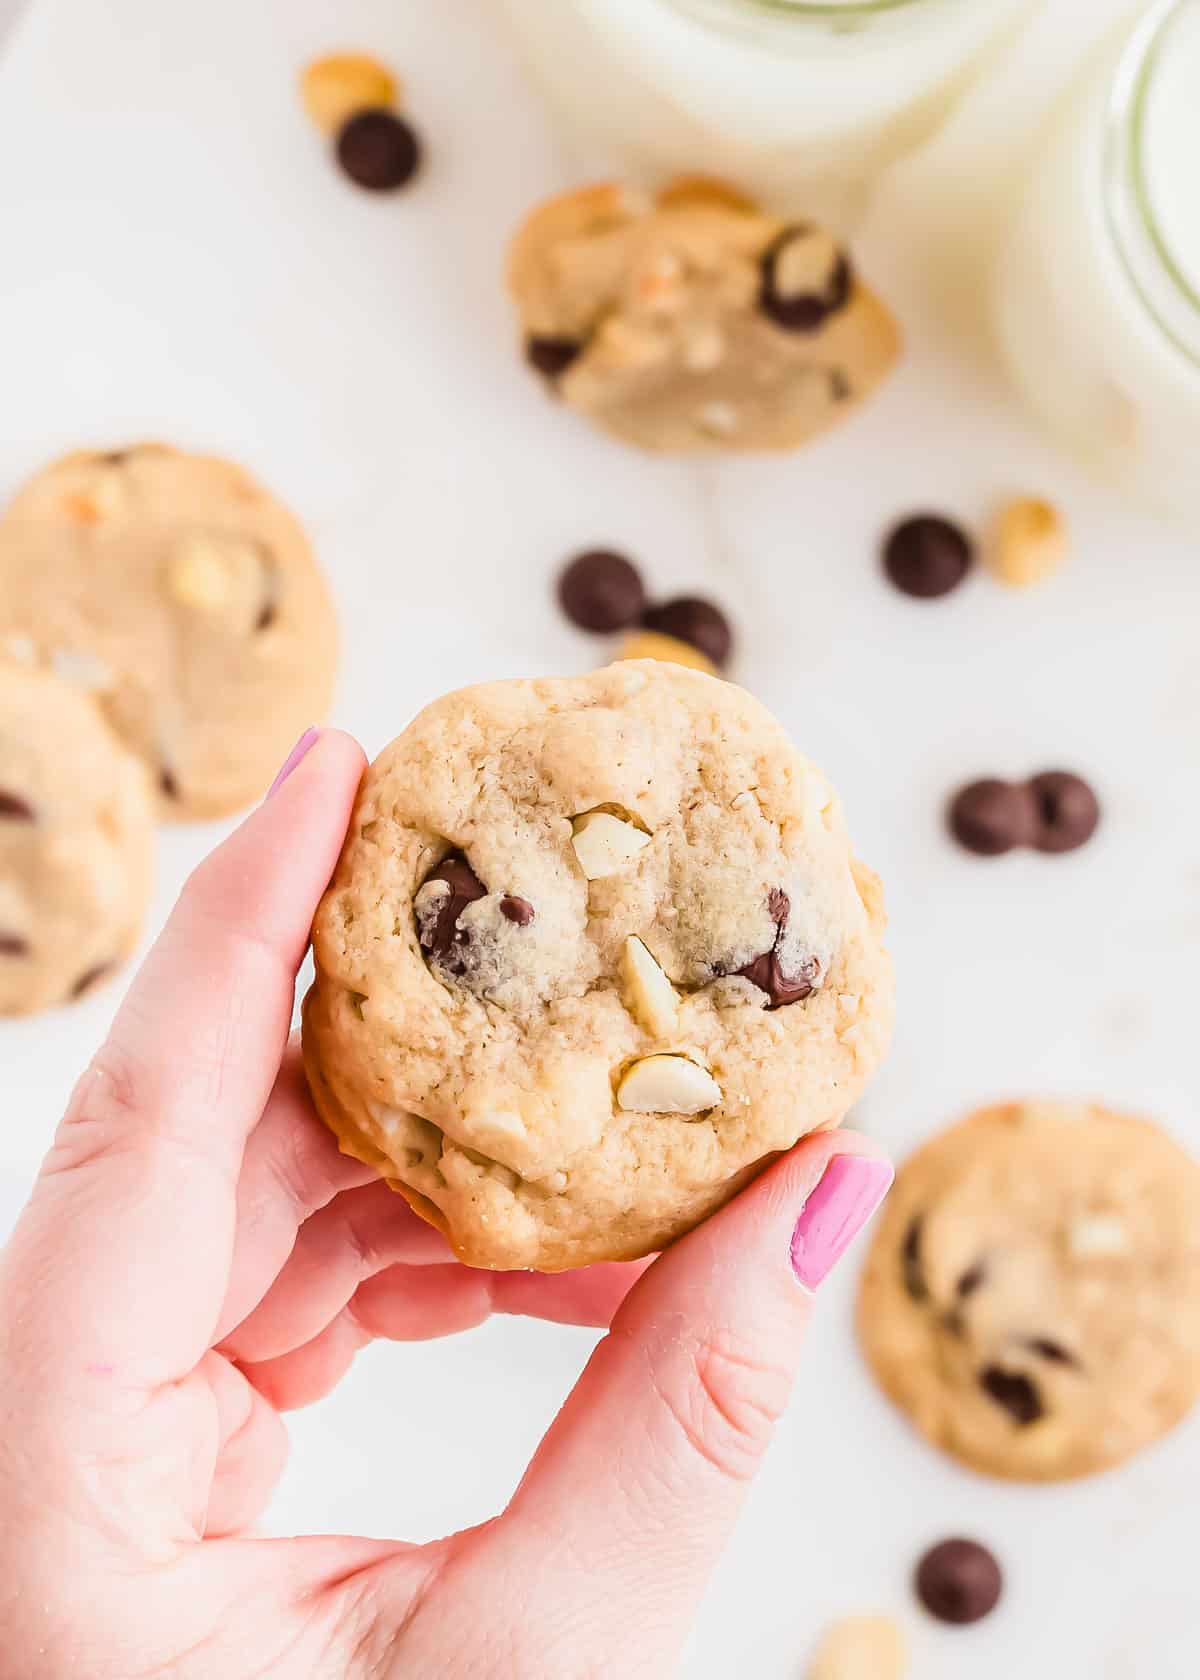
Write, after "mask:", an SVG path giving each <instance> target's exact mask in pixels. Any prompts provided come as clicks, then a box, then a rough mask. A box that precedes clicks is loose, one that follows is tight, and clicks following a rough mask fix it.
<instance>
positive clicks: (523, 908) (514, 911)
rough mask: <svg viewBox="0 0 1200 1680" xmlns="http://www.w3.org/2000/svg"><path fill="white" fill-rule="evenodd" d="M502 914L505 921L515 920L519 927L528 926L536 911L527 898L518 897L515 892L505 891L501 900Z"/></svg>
mask: <svg viewBox="0 0 1200 1680" xmlns="http://www.w3.org/2000/svg"><path fill="white" fill-rule="evenodd" d="M500 914H501V915H502V916H503V917H504V919H505V921H507V922H515V924H516V925H517V927H528V926H529V924H530V922H532V921H533V918H534V916H535V914H536V912H535V910H534V908H533V905H532V904H530V902H529V900H528V899H527V898H517V897H516V895H515V894H513V893H505V895H504V897H503V898H502V899H501V900H500Z"/></svg>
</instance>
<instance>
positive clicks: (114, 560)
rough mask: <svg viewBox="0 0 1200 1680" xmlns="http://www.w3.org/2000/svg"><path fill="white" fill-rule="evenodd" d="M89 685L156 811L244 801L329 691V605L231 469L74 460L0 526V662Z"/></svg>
mask: <svg viewBox="0 0 1200 1680" xmlns="http://www.w3.org/2000/svg"><path fill="white" fill-rule="evenodd" d="M5 650H7V651H8V652H9V653H12V654H16V656H17V657H20V658H28V659H32V660H34V661H36V662H37V663H40V664H43V665H46V666H48V667H51V668H53V669H54V670H55V671H56V672H57V673H58V674H59V675H61V676H63V677H65V678H66V679H67V680H68V681H71V682H73V683H75V684H77V686H79V687H81V688H85V689H87V690H88V691H89V692H91V693H92V694H93V695H94V697H95V698H96V700H97V701H98V703H99V704H100V706H101V709H102V710H103V711H104V712H105V714H106V716H107V717H108V720H109V722H110V723H111V724H112V726H113V727H114V729H115V730H116V731H117V733H118V735H120V736H121V738H122V739H123V740H124V741H125V742H126V744H127V745H128V746H129V747H130V748H131V749H132V750H133V751H134V752H136V753H137V754H138V755H139V756H140V757H141V758H142V759H143V760H144V761H145V763H146V765H147V767H148V769H149V771H150V775H151V778H152V780H153V782H154V784H155V786H156V787H157V790H158V794H159V798H160V804H161V810H162V814H163V815H164V816H167V817H172V818H175V817H178V818H191V817H209V816H220V815H223V814H225V813H227V812H230V811H234V810H237V809H239V808H240V807H241V806H243V805H246V804H248V803H249V802H250V801H251V800H253V799H255V798H257V797H258V796H259V795H260V794H261V793H263V792H264V791H265V789H266V788H267V787H268V786H269V784H270V781H271V777H272V776H273V775H274V773H275V771H276V769H277V768H278V766H279V764H280V763H281V762H282V760H283V758H284V757H285V755H286V754H287V752H288V751H289V749H290V748H291V746H292V745H293V743H294V742H295V740H296V737H297V736H298V735H299V734H300V733H301V731H302V730H303V729H304V728H305V727H306V725H308V724H311V723H313V722H315V721H318V720H319V719H320V718H321V717H323V716H324V713H325V710H326V707H327V706H328V704H329V697H330V692H331V689H332V684H333V673H334V664H335V655H336V633H335V626H334V618H333V608H332V604H331V601H330V598H329V595H328V592H327V590H326V587H325V584H324V581H323V579H322V577H321V574H320V572H319V570H318V568H317V565H316V562H315V560H314V558H313V555H312V550H311V548H310V547H309V543H308V539H307V537H306V536H305V534H304V532H303V530H302V529H301V527H300V525H299V524H298V523H297V521H296V519H295V518H294V517H293V515H292V514H291V513H290V512H289V511H288V510H287V509H286V508H285V507H284V506H283V504H282V503H281V502H279V501H278V500H277V499H276V498H275V497H274V496H272V495H271V494H270V492H269V491H267V490H265V489H264V488H263V487H262V485H260V484H259V483H257V481H256V480H255V479H253V478H252V477H251V476H250V475H249V474H248V473H247V472H245V471H243V469H242V468H241V467H238V466H235V465H233V464H232V463H231V462H228V461H223V460H219V459H216V458H215V457H210V456H202V455H190V454H184V453H183V452H181V451H180V450H176V449H170V448H168V447H166V446H165V445H161V444H140V445H137V446H134V447H131V448H129V449H122V450H114V451H110V452H94V451H80V452H78V453H76V454H73V455H68V456H65V457H64V458H63V459H62V460H59V461H56V462H54V463H53V464H52V465H50V466H48V467H46V468H44V469H43V470H42V471H41V472H39V473H36V474H35V475H34V476H33V477H32V478H31V479H29V480H28V481H27V482H26V483H25V485H24V486H22V488H20V489H19V490H18V491H17V493H16V495H15V497H14V498H13V500H12V502H11V503H10V505H9V507H8V508H7V510H6V511H5V513H4V516H3V518H2V519H0V652H3V651H5Z"/></svg>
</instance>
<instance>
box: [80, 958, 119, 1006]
mask: <svg viewBox="0 0 1200 1680" xmlns="http://www.w3.org/2000/svg"><path fill="white" fill-rule="evenodd" d="M114 966H115V965H114V964H113V963H110V962H102V963H94V964H93V965H92V967H91V968H88V969H85V970H84V972H83V973H82V974H81V975H80V976H79V978H78V980H76V982H75V984H74V985H73V986H72V987H71V996H72V998H81V997H82V996H83V994H84V993H85V992H90V991H91V989H92V987H93V986H98V985H99V984H100V982H101V980H104V979H106V978H107V977H108V976H109V975H110V974H111V973H112V972H113V968H114Z"/></svg>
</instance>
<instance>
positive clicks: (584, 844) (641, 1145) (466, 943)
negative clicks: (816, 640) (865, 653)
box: [304, 660, 892, 1271]
mask: <svg viewBox="0 0 1200 1680" xmlns="http://www.w3.org/2000/svg"><path fill="white" fill-rule="evenodd" d="M882 929H883V914H882V909H881V903H880V895H879V890H878V884H877V882H876V881H875V879H874V877H873V876H871V875H870V873H869V872H868V871H866V870H864V869H862V868H860V867H859V866H858V865H856V864H855V863H854V861H853V859H852V856H851V853H850V849H849V842H848V840H847V837H846V832H845V827H844V824H843V821H842V815H841V811H840V808H839V806H838V803H837V800H836V797H835V795H834V794H833V792H832V790H831V789H830V787H829V785H828V783H827V782H826V781H825V780H824V778H823V777H822V776H821V774H820V773H819V772H818V771H817V770H816V769H815V767H814V766H813V765H811V764H810V763H808V761H807V760H805V759H804V758H802V757H801V756H800V755H799V754H798V753H797V752H796V751H795V749H794V748H793V747H792V746H791V744H790V743H789V741H788V740H787V738H786V736H785V735H784V733H783V731H782V730H781V729H780V727H779V725H778V724H776V723H775V721H774V720H773V719H772V718H771V717H770V715H769V714H768V713H767V712H766V711H765V710H764V709H763V707H762V706H760V705H759V704H758V703H757V702H756V701H755V700H753V699H751V697H750V696H749V695H747V694H745V693H743V692H742V691H741V690H740V689H737V688H735V687H733V685H732V684H729V683H724V682H721V681H719V680H717V679H715V678H711V677H707V676H702V675H699V674H697V673H695V672H692V671H686V670H684V669H682V668H681V667H677V666H668V665H663V664H658V663H656V662H654V661H649V660H647V661H636V662H631V663H623V664H619V665H614V666H611V667H609V668H608V669H606V670H603V671H599V672H594V673H592V674H591V675H589V676H585V677H579V678H575V679H561V680H546V681H542V682H513V683H493V684H488V685H485V686H481V687H478V688H470V689H464V690H462V691H461V692H460V693H458V694H453V695H449V696H448V697H446V698H445V699H443V700H440V701H438V702H436V703H435V704H434V705H433V706H430V707H429V708H428V709H427V710H426V711H424V712H423V713H422V714H421V715H420V716H419V717H418V718H417V719H416V720H415V721H414V722H413V723H412V724H411V725H410V726H409V728H408V729H407V730H405V732H404V733H403V735H401V736H400V737H399V739H398V740H396V741H394V742H393V743H392V745H391V746H390V747H389V748H388V749H387V750H386V751H385V752H384V753H383V754H382V755H381V756H380V758H379V759H377V760H376V762H375V764H374V765H373V766H372V767H371V769H370V771H369V772H368V774H367V776H366V779H365V781H364V784H363V788H362V791H361V794H360V797H359V802H358V807H357V810H356V812H355V815H354V818H353V820H352V822H351V826H350V834H349V838H348V840H347V843H346V847H345V850H344V852H343V855H342V858H341V861H340V863H339V865H338V868H337V870H336V872H335V875H334V879H333V882H332V884H331V886H330V889H329V892H328V893H327V895H326V897H325V899H324V900H323V902H322V904H321V907H320V909H319V911H318V913H317V918H316V923H315V926H314V930H313V951H314V957H315V960H316V969H317V979H316V984H315V986H314V987H313V989H312V991H311V992H310V993H309V996H308V999H307V1001H306V1006H305V1031H304V1045H305V1058H306V1065H307V1068H308V1073H309V1081H310V1084H311V1086H312V1090H313V1095H314V1098H315V1100H316V1103H317V1107H318V1109H319V1111H320V1113H321V1114H322V1116H323V1118H324V1119H325V1120H326V1121H327V1123H328V1124H329V1125H330V1126H331V1127H332V1128H333V1130H334V1131H335V1132H336V1133H337V1135H338V1137H339V1139H340V1140H341V1142H342V1145H343V1147H345V1148H346V1149H348V1150H349V1151H350V1152H351V1153H353V1154H356V1155H359V1156H361V1157H362V1158H363V1159H364V1160H367V1161H370V1162H371V1163H372V1164H374V1165H375V1166H377V1167H379V1168H380V1170H381V1171H383V1172H385V1173H386V1174H387V1175H388V1176H389V1177H391V1178H392V1179H393V1180H394V1181H395V1182H396V1184H397V1187H398V1188H399V1189H401V1190H403V1192H404V1194H405V1195H406V1196H407V1197H408V1198H409V1200H410V1201H411V1202H412V1204H413V1206H414V1207H415V1208H416V1209H417V1211H418V1212H420V1213H421V1214H422V1215H423V1216H424V1217H425V1218H427V1219H429V1220H431V1222H433V1223H434V1224H437V1225H439V1226H441V1227H442V1228H443V1229H444V1230H446V1231H447V1234H448V1236H449V1238H450V1241H451V1243H452V1244H453V1246H454V1248H455V1249H456V1250H457V1251H458V1253H459V1254H460V1255H461V1256H462V1257H463V1258H464V1259H466V1260H469V1261H471V1262H472V1263H474V1264H477V1265H483V1266H493V1267H518V1266H533V1267H538V1268H540V1269H543V1270H551V1271H553V1270H559V1269H562V1268H565V1267H568V1266H575V1265H582V1264H585V1263H588V1262H591V1261H595V1260H602V1259H618V1258H632V1257H634V1256H636V1255H641V1254H645V1253H648V1252H650V1251H651V1250H653V1249H656V1248H659V1247H661V1246H662V1245H663V1244H665V1243H667V1242H669V1241H670V1240H671V1239H672V1238H674V1237H676V1236H679V1235H680V1234H681V1233H682V1232H683V1231H685V1230H687V1229H688V1228H689V1227H690V1226H692V1225H694V1224H695V1223H696V1222H697V1221H698V1220H700V1219H702V1218H703V1217H704V1216H705V1215H706V1214H708V1213H710V1212H712V1211H713V1209H715V1208H716V1207H718V1206H720V1205H721V1203H723V1202H724V1201H726V1200H727V1199H728V1197H729V1196H731V1195H732V1194H733V1193H734V1192H735V1191H736V1190H737V1189H738V1188H739V1187H740V1186H741V1185H742V1184H744V1183H745V1182H746V1180H747V1179H748V1177H749V1176H750V1175H752V1174H753V1172H754V1171H755V1170H756V1169H757V1167H758V1166H759V1165H760V1164H761V1163H762V1162H763V1160H764V1158H765V1157H767V1156H769V1155H770V1154H771V1153H772V1152H773V1151H776V1150H781V1149H786V1148H788V1147H789V1146H790V1145H791V1144H792V1143H794V1142H795V1140H796V1138H797V1137H798V1136H799V1135H800V1134H801V1133H802V1132H804V1131H807V1130H809V1129H811V1128H814V1127H816V1126H822V1125H831V1124H836V1122H837V1121H839V1120H840V1119H841V1118H842V1117H843V1115H844V1114H845V1112H846V1110H847V1109H848V1107H849V1106H850V1104H851V1102H852V1101H853V1100H854V1098H855V1097H856V1095H857V1094H858V1092H859V1091H860V1090H861V1088H862V1086H863V1084H864V1083H865V1081H866V1079H867V1078H868V1077H869V1075H870V1074H871V1072H872V1071H873V1069H874V1068H875V1066H876V1064H877V1062H878V1060H879V1058H880V1055H881V1053H882V1049H883V1045H884V1041H885V1038H886V1035H887V1030H888V1027H889V1024H890V1015H891V990H892V982H891V970H890V966H889V964H888V960H887V957H886V955H885V953H884V951H883V948H882V945H881V943H880V940H881V934H882Z"/></svg>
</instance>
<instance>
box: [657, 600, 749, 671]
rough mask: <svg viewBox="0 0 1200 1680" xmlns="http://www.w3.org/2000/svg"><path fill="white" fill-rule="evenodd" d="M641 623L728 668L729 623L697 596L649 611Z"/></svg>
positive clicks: (730, 642)
mask: <svg viewBox="0 0 1200 1680" xmlns="http://www.w3.org/2000/svg"><path fill="white" fill-rule="evenodd" d="M642 623H643V625H644V626H645V627H646V629H647V630H655V631H657V632H658V634H659V635H660V636H674V638H675V640H676V641H677V642H686V643H687V644H688V646H689V647H694V648H699V649H700V652H701V653H703V654H705V655H706V656H707V657H708V658H709V659H711V660H712V662H713V664H714V665H718V666H719V665H725V664H727V663H728V661H729V656H730V654H731V653H732V652H733V631H732V630H731V629H730V626H729V620H728V619H727V618H726V617H725V614H724V613H723V612H722V611H721V609H720V607H715V606H714V605H713V604H712V602H711V601H703V600H701V599H700V598H699V597H698V596H695V595H679V596H677V597H676V598H675V599H674V600H673V601H664V602H663V603H662V605H661V606H657V607H647V608H646V610H645V612H644V613H643V614H642Z"/></svg>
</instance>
